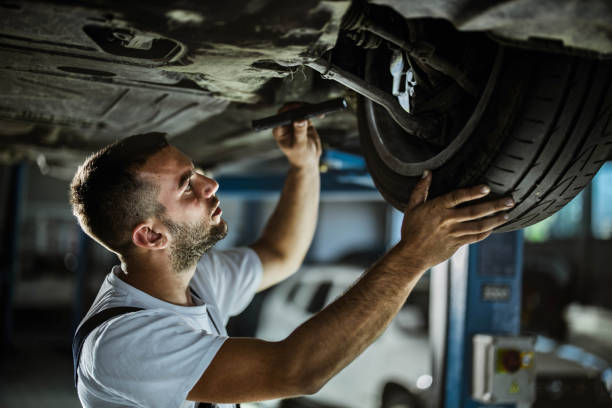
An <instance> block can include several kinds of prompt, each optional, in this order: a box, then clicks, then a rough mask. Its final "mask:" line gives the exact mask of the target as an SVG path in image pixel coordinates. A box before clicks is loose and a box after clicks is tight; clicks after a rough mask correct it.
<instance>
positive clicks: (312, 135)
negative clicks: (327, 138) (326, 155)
mask: <svg viewBox="0 0 612 408" xmlns="http://www.w3.org/2000/svg"><path fill="white" fill-rule="evenodd" d="M308 138H309V139H312V140H313V141H314V144H315V148H316V150H317V152H321V151H322V149H323V146H322V145H321V138H320V137H319V132H317V129H315V127H314V126H312V124H311V123H310V121H308Z"/></svg>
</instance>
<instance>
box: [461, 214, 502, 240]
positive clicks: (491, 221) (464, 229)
mask: <svg viewBox="0 0 612 408" xmlns="http://www.w3.org/2000/svg"><path fill="white" fill-rule="evenodd" d="M508 219H509V217H508V214H499V215H496V216H493V217H487V218H482V219H480V220H475V221H468V222H461V223H458V224H457V225H455V226H454V228H453V230H452V232H451V234H452V235H454V236H457V237H462V236H466V235H477V234H482V233H486V232H491V231H492V230H493V229H495V228H497V227H499V226H500V225H503V224H505V223H506V222H508Z"/></svg>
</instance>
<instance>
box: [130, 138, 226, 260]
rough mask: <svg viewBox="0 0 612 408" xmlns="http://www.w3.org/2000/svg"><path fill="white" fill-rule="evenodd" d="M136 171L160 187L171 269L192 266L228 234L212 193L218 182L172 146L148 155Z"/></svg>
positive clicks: (219, 208)
mask: <svg viewBox="0 0 612 408" xmlns="http://www.w3.org/2000/svg"><path fill="white" fill-rule="evenodd" d="M139 173H140V174H141V175H143V176H144V177H146V178H147V179H149V180H151V181H153V182H154V183H155V184H156V185H158V186H159V195H158V201H159V202H160V204H162V205H163V206H164V207H165V208H166V213H165V214H164V216H162V217H161V220H160V221H161V222H162V223H163V224H164V225H165V226H166V227H167V229H168V235H169V239H170V259H171V262H172V267H173V269H174V270H175V271H176V272H181V271H183V270H185V269H187V268H189V267H191V266H193V265H195V263H196V262H197V261H198V259H199V258H200V257H201V256H202V255H203V254H204V253H205V252H206V251H207V250H208V249H210V248H211V247H212V246H213V245H214V244H215V243H216V242H217V241H219V240H220V239H222V238H224V237H225V235H226V234H227V224H226V223H225V221H224V220H223V219H222V218H221V214H222V211H221V207H219V200H218V199H217V197H216V196H215V193H216V192H217V190H218V188H219V184H217V182H216V181H215V180H213V179H211V178H208V177H206V176H204V175H202V174H201V173H199V172H197V171H196V169H195V168H194V166H193V163H192V161H191V160H190V159H189V158H188V157H187V156H186V155H184V154H183V153H181V152H180V151H179V150H178V149H176V148H175V147H173V146H169V147H166V148H164V149H163V150H161V151H160V152H158V153H156V154H155V155H153V156H152V157H151V158H149V160H147V162H146V163H145V165H144V166H143V167H142V168H141V169H140V170H139Z"/></svg>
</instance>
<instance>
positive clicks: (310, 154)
mask: <svg viewBox="0 0 612 408" xmlns="http://www.w3.org/2000/svg"><path fill="white" fill-rule="evenodd" d="M291 107H293V105H286V106H285V107H283V109H281V110H286V109H288V108H291ZM273 134H274V138H275V139H276V141H277V142H278V145H279V147H280V148H281V150H282V151H283V153H285V155H286V156H287V159H288V160H289V164H290V165H291V167H290V169H289V172H288V174H287V178H286V180H285V185H284V187H283V191H282V193H281V197H280V199H279V201H278V204H277V206H276V209H275V210H274V212H273V213H272V215H271V216H270V219H269V220H268V223H267V224H266V228H265V229H264V232H263V233H262V235H261V237H260V238H259V239H258V240H257V241H256V242H255V243H253V244H252V245H251V248H253V249H254V250H255V252H257V255H258V256H259V259H260V260H261V263H262V265H263V279H262V282H261V285H260V286H259V289H258V291H260V290H264V289H266V288H268V287H270V286H273V285H275V284H276V283H278V282H280V281H282V280H284V279H286V278H287V277H289V276H290V275H291V274H293V273H294V272H295V271H297V270H298V268H299V267H300V265H301V264H302V261H303V260H304V257H305V256H306V252H307V251H308V248H309V247H310V243H311V242H312V237H313V235H314V231H315V227H316V223H317V217H318V207H319V190H320V184H321V182H320V176H319V158H320V157H321V141H320V139H319V135H318V134H317V131H316V129H315V128H314V127H313V126H312V124H311V123H310V121H303V122H296V123H294V124H293V125H289V126H282V127H278V128H275V129H274V131H273Z"/></svg>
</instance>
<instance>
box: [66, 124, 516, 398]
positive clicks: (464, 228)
mask: <svg viewBox="0 0 612 408" xmlns="http://www.w3.org/2000/svg"><path fill="white" fill-rule="evenodd" d="M273 133H274V136H275V138H276V140H277V142H278V144H279V146H280V148H281V150H282V151H283V152H284V153H285V155H286V156H287V159H288V161H289V164H290V169H289V171H288V175H287V178H286V181H285V186H284V188H283V191H282V193H281V197H280V199H279V202H278V204H277V208H276V210H275V211H274V213H273V214H272V216H271V217H270V219H269V221H268V223H267V226H266V228H265V229H264V232H263V233H262V235H261V237H260V238H259V239H258V240H257V241H256V242H255V243H253V244H252V245H251V246H250V247H245V248H238V249H232V250H228V251H218V250H215V249H212V247H213V245H214V244H215V243H216V242H217V241H218V240H220V239H222V238H223V237H224V236H225V235H226V233H227V224H226V223H225V221H224V220H223V218H222V210H221V207H220V205H219V200H218V199H217V198H216V196H215V193H216V192H217V189H218V188H219V185H218V184H217V182H216V181H214V180H212V179H210V178H208V177H206V176H204V175H203V174H201V173H200V172H198V171H196V169H195V167H194V164H193V163H192V161H191V160H190V159H189V157H187V156H186V155H185V154H183V153H181V152H180V151H179V150H177V149H176V148H175V147H173V146H171V145H169V144H168V143H167V141H166V139H165V137H164V135H163V134H159V133H149V134H144V135H137V136H131V137H128V138H126V139H123V140H121V141H119V142H117V143H114V144H112V145H110V146H107V147H105V148H104V149H102V150H101V151H99V152H97V153H95V154H93V155H92V156H91V157H89V158H88V159H87V160H86V161H85V162H84V164H83V165H82V166H80V167H79V170H78V171H77V173H76V174H75V176H74V179H73V181H72V184H71V204H72V207H73V212H74V214H75V216H76V217H77V219H78V221H79V224H80V225H81V227H82V228H83V230H84V231H85V232H86V233H87V234H89V235H90V236H91V237H93V238H94V239H95V240H96V241H98V242H99V243H100V244H101V245H103V246H105V247H106V248H107V249H109V250H110V251H112V252H114V253H115V254H117V256H118V258H119V260H120V261H121V264H120V265H117V266H115V267H114V268H113V269H112V270H111V272H110V273H109V274H108V275H107V277H106V279H105V280H104V282H103V284H102V286H101V288H100V291H99V293H98V295H97V297H96V299H95V301H94V303H93V305H92V307H91V309H90V310H89V312H88V313H87V315H86V316H85V318H84V319H83V322H82V323H81V325H80V327H79V329H78V331H77V334H76V337H75V343H74V344H73V346H74V347H73V351H74V356H75V382H76V386H77V392H78V395H79V398H80V400H81V402H82V404H83V406H84V407H105V408H106V407H109V408H110V407H160V408H162V407H163V408H168V407H185V408H186V407H193V406H194V405H195V404H196V403H202V404H200V406H202V405H203V404H206V405H205V406H219V407H231V406H233V405H232V404H235V403H240V402H246V401H261V400H267V399H274V398H284V397H294V396H298V395H304V394H312V393H314V392H316V391H317V390H319V389H320V388H321V387H322V386H323V385H324V384H325V383H326V382H327V381H329V379H330V378H331V377H332V376H334V375H335V374H336V373H338V372H339V371H340V370H341V369H342V368H343V367H345V366H346V365H347V364H348V363H350V362H351V361H352V360H353V359H354V358H355V357H356V356H357V355H359V354H360V353H361V352H362V351H363V350H365V348H366V347H367V346H368V345H369V344H371V343H372V342H373V341H374V340H375V339H376V338H377V337H378V336H379V335H380V334H381V333H382V331H383V330H384V329H385V327H386V326H387V325H388V324H389V322H390V321H391V319H392V318H393V316H394V315H395V314H396V313H397V312H398V310H399V309H400V308H401V306H402V304H403V303H404V302H405V301H406V298H407V296H408V295H409V294H410V291H411V290H412V288H413V287H414V285H415V284H416V282H417V281H418V279H419V278H420V277H421V276H422V275H423V273H424V272H425V271H426V270H427V269H428V268H430V267H432V266H434V265H436V264H437V263H439V262H442V261H443V260H445V259H447V258H448V257H450V256H451V255H452V254H453V253H454V252H455V251H456V250H457V248H459V247H460V246H461V245H464V244H468V243H472V242H476V241H479V240H482V239H484V238H486V237H487V236H488V235H489V234H490V233H491V231H492V230H493V229H494V228H495V227H496V226H498V225H501V224H503V223H504V222H505V221H506V220H507V217H505V215H504V214H503V213H502V214H496V213H498V212H500V211H503V210H507V209H509V208H510V207H511V206H512V205H513V202H512V200H511V199H502V200H496V201H490V202H479V203H477V204H472V205H460V204H465V203H467V202H469V201H471V200H477V199H481V198H483V197H484V196H486V195H487V194H488V193H489V189H488V187H486V186H477V187H474V188H469V189H462V190H457V191H455V192H453V193H450V194H447V195H445V196H442V197H438V198H436V199H434V200H430V201H426V198H427V191H428V188H429V185H430V183H431V177H432V176H431V173H429V172H426V174H425V175H424V177H423V179H422V180H421V182H420V183H419V184H418V185H417V186H416V188H415V189H414V192H413V194H412V198H411V201H410V203H409V205H408V207H407V209H406V212H405V215H404V222H403V226H402V238H401V241H400V242H399V243H398V244H397V245H396V246H395V247H394V248H393V249H391V250H390V251H389V252H388V253H387V254H386V255H385V256H384V257H382V258H381V259H380V260H379V261H378V262H377V263H376V264H374V265H373V266H372V267H371V268H369V269H368V270H367V271H366V272H365V273H364V274H363V275H362V277H361V278H360V279H359V280H358V281H357V282H356V283H355V285H354V286H353V287H352V288H351V289H350V290H349V291H347V292H346V293H345V294H344V295H343V296H341V297H340V298H338V299H337V300H336V301H334V302H333V303H332V304H330V305H329V306H328V307H326V308H325V309H323V310H322V311H321V312H319V313H318V314H316V315H315V316H313V317H312V318H311V319H309V320H308V321H306V322H305V323H304V324H302V325H301V326H299V327H298V328H297V329H296V330H295V331H294V332H293V333H292V334H291V335H290V336H288V337H287V338H286V339H285V340H283V341H280V342H267V341H262V340H258V339H252V338H233V337H228V336H227V332H226V331H225V324H226V323H227V321H228V319H229V317H230V316H232V315H235V314H238V313H239V312H240V311H242V310H243V309H244V308H245V307H246V306H247V305H248V303H249V302H250V300H251V299H252V297H253V295H254V294H255V292H257V291H260V290H263V289H266V288H268V287H270V286H272V285H274V284H276V283H278V282H280V281H282V280H283V279H285V278H287V277H288V276H290V275H291V274H292V273H294V272H295V271H296V270H297V269H298V268H299V266H300V265H301V263H302V261H303V259H304V256H305V254H306V251H307V250H308V247H309V246H310V243H311V240H312V237H313V234H314V230H315V225H316V220H317V209H318V201H319V185H320V181H319V170H318V165H319V157H320V155H321V142H320V140H319V136H318V135H317V132H316V130H315V129H314V127H313V126H312V124H311V123H310V122H309V121H303V122H296V123H294V124H293V125H290V126H284V127H281V128H276V129H274V131H273Z"/></svg>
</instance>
